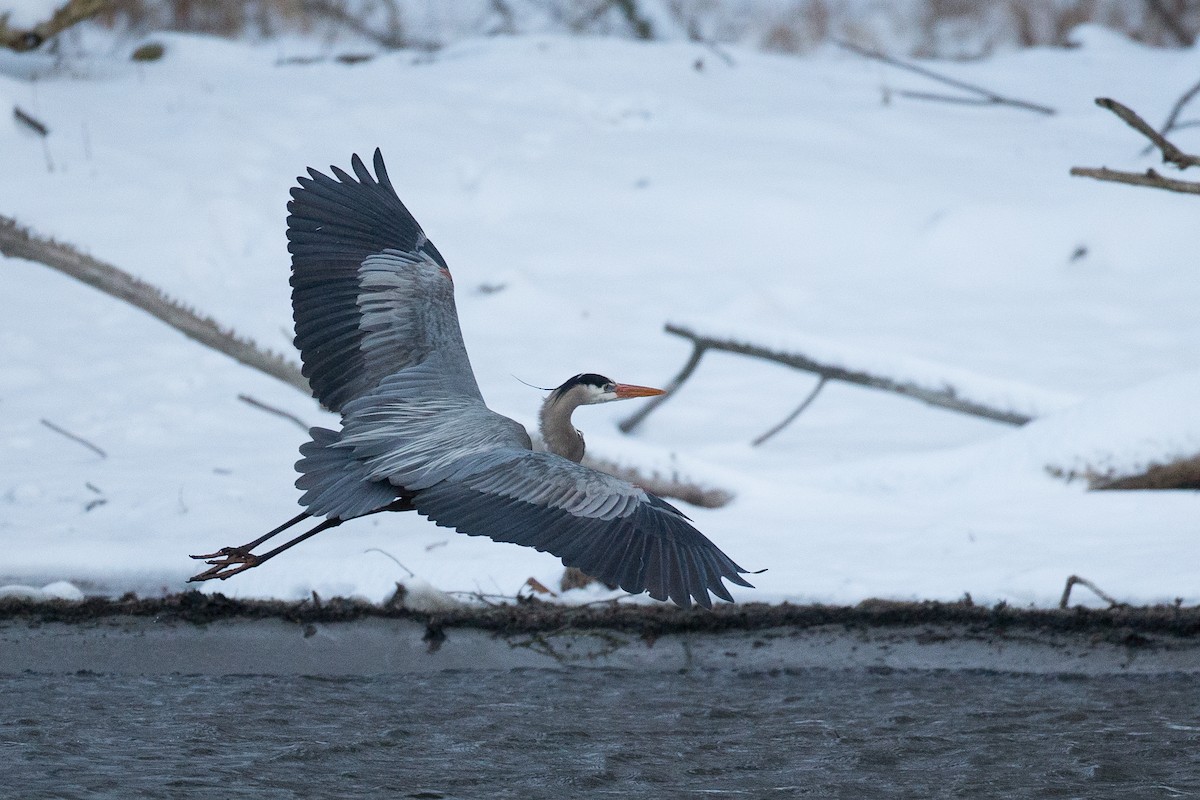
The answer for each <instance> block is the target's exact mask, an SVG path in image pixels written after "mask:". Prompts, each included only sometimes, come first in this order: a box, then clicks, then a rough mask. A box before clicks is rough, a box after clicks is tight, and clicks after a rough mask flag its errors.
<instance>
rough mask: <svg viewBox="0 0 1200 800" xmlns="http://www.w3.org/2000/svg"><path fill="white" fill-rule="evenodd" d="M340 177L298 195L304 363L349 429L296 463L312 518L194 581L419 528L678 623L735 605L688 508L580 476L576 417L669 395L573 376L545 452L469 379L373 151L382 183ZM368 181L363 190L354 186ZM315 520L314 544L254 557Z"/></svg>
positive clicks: (450, 290) (406, 218) (552, 415)
mask: <svg viewBox="0 0 1200 800" xmlns="http://www.w3.org/2000/svg"><path fill="white" fill-rule="evenodd" d="M350 163H351V166H352V168H353V170H354V176H353V177H352V176H351V175H349V174H347V173H346V172H345V171H344V170H341V169H338V168H337V167H333V168H332V171H333V174H334V176H335V177H334V178H331V177H329V176H327V175H324V174H322V173H320V172H318V171H316V170H314V169H311V168H310V169H309V170H308V174H309V176H310V177H307V178H304V177H301V178H299V179H298V181H299V184H300V185H299V187H294V188H293V189H292V191H291V195H292V199H291V201H290V202H289V203H288V211H289V212H290V213H289V215H288V219H287V223H288V231H287V235H288V242H289V244H288V250H289V251H290V252H291V254H292V279H291V285H292V309H293V315H294V318H295V322H296V346H297V347H298V348H299V350H300V355H301V358H302V360H303V362H304V375H305V376H306V377H307V378H308V381H309V384H310V385H311V387H312V391H313V395H314V396H315V397H316V398H317V399H319V400H320V401H321V403H322V404H323V405H324V406H325V407H326V408H329V409H330V410H332V411H337V412H340V413H341V416H342V427H341V430H339V431H331V430H327V429H325V428H313V429H312V430H311V431H310V434H311V436H312V441H310V442H307V443H305V444H304V445H303V446H302V447H301V448H300V453H301V455H302V456H303V458H301V459H300V461H298V462H297V463H296V469H297V471H299V472H300V477H299V478H298V479H297V480H296V486H297V488H299V489H302V490H304V494H303V496H301V498H300V504H301V505H302V506H304V507H305V511H304V512H303V513H301V514H300V515H298V516H296V517H295V518H293V519H291V520H289V521H288V522H285V523H284V524H283V525H280V526H279V527H278V528H276V529H275V530H273V531H270V532H269V533H267V534H266V535H264V536H261V537H259V538H258V539H255V540H254V541H252V542H248V543H246V544H244V545H242V546H240V547H225V548H222V549H220V550H218V551H217V552H215V553H209V554H207V555H202V556H193V558H200V559H207V560H208V561H207V563H208V564H209V565H210V568H209V569H207V570H205V571H204V572H201V573H200V574H198V575H196V576H194V577H193V578H191V580H193V581H204V580H209V579H211V578H222V579H225V578H229V577H231V576H233V575H236V574H238V573H239V572H242V571H244V570H247V569H250V568H251V567H255V566H258V565H259V564H262V563H263V562H264V561H267V560H268V559H270V558H273V557H274V556H276V555H278V554H279V553H281V552H283V551H284V550H287V549H288V548H290V547H293V546H295V545H296V544H299V543H300V542H302V541H304V540H305V539H307V538H309V537H311V536H314V535H316V534H317V533H320V532H321V531H324V530H328V529H329V528H332V527H334V526H336V525H340V524H342V523H343V522H345V521H346V520H349V519H354V518H355V517H361V516H366V515H367V514H374V513H377V512H380V511H413V510H415V511H417V512H418V513H419V514H421V515H423V516H425V517H428V518H429V519H430V520H432V521H433V522H435V523H437V524H438V525H440V526H444V527H449V528H454V529H456V530H458V531H459V532H461V533H465V534H468V535H470V536H488V537H490V538H492V539H494V540H496V541H498V542H511V543H514V544H519V545H524V546H526V547H533V548H535V549H537V550H541V551H546V552H550V553H553V554H554V555H556V556H558V557H560V558H561V559H562V561H563V563H564V564H565V565H567V566H569V567H577V568H579V569H581V570H583V571H584V572H586V573H588V574H590V575H593V576H595V577H596V578H598V579H600V580H601V581H603V582H605V583H609V584H615V585H617V586H620V587H621V588H622V589H624V590H625V591H627V592H631V593H634V594H637V593H640V592H649V593H650V596H651V597H653V598H654V599H656V600H665V599H667V598H668V597H669V598H670V599H671V600H673V601H674V602H675V603H677V604H679V605H681V606H685V607H686V606H689V605H691V602H692V600H695V601H696V602H698V603H699V604H700V605H702V606H705V607H706V608H707V607H710V606H711V605H712V600H711V598H710V597H709V592H712V593H713V594H714V595H716V596H717V597H720V598H722V599H724V600H729V601H732V600H733V598H732V597H731V596H730V594H729V591H728V589H727V588H726V587H725V585H724V584H723V583H722V582H721V581H722V579H726V580H729V581H731V582H732V583H736V584H738V585H740V586H750V584H749V583H748V582H747V581H746V580H745V579H744V578H742V577H741V576H742V574H745V573H746V570H744V569H742V568H741V567H739V566H738V565H737V564H736V563H734V562H733V560H731V559H730V558H729V557H728V556H727V555H725V554H724V553H722V552H721V551H720V550H719V549H718V548H717V547H716V545H714V544H713V543H712V542H710V541H709V540H708V539H706V538H705V537H704V535H703V534H701V533H700V532H699V531H698V530H696V529H695V528H694V527H692V525H691V524H689V520H688V518H687V517H686V516H684V515H683V513H682V512H680V511H679V510H678V509H677V508H675V507H674V506H672V505H671V504H670V503H668V502H666V501H665V500H663V499H661V498H659V497H656V496H654V495H653V494H650V493H649V492H646V491H644V490H643V489H641V488H639V487H636V486H634V485H633V484H630V483H628V482H626V481H623V480H620V479H618V478H615V477H613V476H611V475H607V474H605V473H602V472H598V471H596V470H594V469H590V468H588V467H585V466H583V465H582V464H580V463H579V461H580V460H581V459H582V458H583V452H584V444H583V437H582V435H580V433H579V431H577V430H575V428H574V426H573V425H572V424H571V412H572V411H574V410H575V408H576V407H578V406H580V405H585V404H589V403H605V402H608V401H611V400H620V399H623V398H630V397H645V396H649V395H654V394H661V390H658V389H649V388H646V387H643V386H632V385H627V384H621V383H616V382H614V381H611V380H609V379H608V378H605V377H603V376H600V375H596V374H592V373H585V374H581V375H576V376H575V377H573V378H571V379H570V380H568V381H566V382H565V383H563V384H562V385H561V386H559V387H558V388H557V389H555V390H554V391H552V392H551V393H550V396H549V397H548V398H547V399H546V401H545V404H544V405H543V406H542V411H541V432H542V439H543V441H544V442H545V444H546V448H547V449H548V451H549V452H534V451H533V449H532V444H531V442H530V438H529V434H528V433H526V431H525V428H524V427H522V426H521V425H520V424H519V423H517V422H515V421H514V420H511V419H509V418H508V417H504V416H501V415H500V414H497V413H495V412H494V411H491V410H490V409H489V408H488V407H487V406H486V405H484V402H483V396H482V395H481V394H480V392H479V387H478V385H477V384H476V382H475V375H474V373H473V372H472V371H471V362H470V360H469V359H468V358H467V351H466V347H465V346H464V345H463V339H462V332H461V331H460V329H459V325H458V312H457V311H456V309H455V306H454V283H453V280H452V279H451V277H450V271H449V269H448V268H447V267H446V262H445V260H444V259H443V258H442V256H441V254H440V253H439V252H438V251H437V248H436V247H434V246H433V243H432V242H430V241H429V239H428V238H427V237H426V236H425V233H424V231H422V230H421V226H420V225H418V224H417V221H416V220H415V219H413V217H412V215H411V214H410V213H409V212H408V209H407V208H405V207H404V204H403V203H402V202H400V198H399V197H398V196H397V195H396V192H395V190H394V189H393V188H392V183H391V181H390V180H389V179H388V175H387V171H386V169H385V168H384V164H383V156H382V155H381V153H380V152H379V150H376V151H375V175H374V176H372V175H371V173H370V171H369V170H368V169H367V168H366V166H365V165H364V164H363V162H362V160H361V159H360V158H359V157H358V156H357V155H355V156H354V157H353V158H352V159H351V162H350ZM356 178H357V179H356ZM309 517H317V518H319V517H324V521H322V522H321V523H320V524H318V525H316V526H315V527H314V528H313V529H312V530H309V531H308V532H307V533H304V534H302V535H300V536H297V537H296V538H294V539H292V540H291V541H289V542H287V543H286V544H283V545H281V546H279V547H276V548H275V549H274V550H269V551H267V552H265V553H262V554H258V555H256V554H254V553H252V552H251V551H252V550H253V549H254V548H256V547H258V546H259V545H261V544H262V543H263V542H265V541H267V540H268V539H270V538H272V537H274V536H276V535H277V534H279V533H281V532H282V531H284V530H287V529H288V528H290V527H291V526H293V525H295V524H297V523H299V522H301V521H302V520H304V519H307V518H309Z"/></svg>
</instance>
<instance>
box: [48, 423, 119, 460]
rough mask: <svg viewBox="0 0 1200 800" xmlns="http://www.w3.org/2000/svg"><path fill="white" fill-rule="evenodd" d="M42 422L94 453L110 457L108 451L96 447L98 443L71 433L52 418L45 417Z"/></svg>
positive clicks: (102, 456)
mask: <svg viewBox="0 0 1200 800" xmlns="http://www.w3.org/2000/svg"><path fill="white" fill-rule="evenodd" d="M42 424H43V425H45V426H46V427H47V428H49V429H50V430H52V431H54V432H55V433H60V434H62V435H63V436H65V437H67V438H68V439H70V440H71V441H73V442H77V443H79V444H81V445H83V446H84V447H86V448H87V449H88V450H91V451H92V452H93V453H95V454H96V455H98V456H100V457H101V458H108V453H106V452H104V451H103V450H101V449H100V448H99V447H96V445H94V444H92V443H91V442H89V441H88V440H87V439H85V438H83V437H82V436H80V435H78V434H75V433H71V432H70V431H69V430H66V429H65V428H60V427H59V426H57V425H55V424H54V423H53V422H51V421H50V420H48V419H45V418H43V419H42Z"/></svg>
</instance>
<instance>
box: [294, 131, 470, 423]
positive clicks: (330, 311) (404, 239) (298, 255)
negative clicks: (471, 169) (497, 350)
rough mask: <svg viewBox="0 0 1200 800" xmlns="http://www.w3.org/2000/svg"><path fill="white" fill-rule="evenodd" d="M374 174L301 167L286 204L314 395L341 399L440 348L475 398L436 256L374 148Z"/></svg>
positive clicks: (298, 317)
mask: <svg viewBox="0 0 1200 800" xmlns="http://www.w3.org/2000/svg"><path fill="white" fill-rule="evenodd" d="M374 161H375V176H372V175H371V173H370V171H369V170H368V169H367V168H366V166H365V165H364V164H363V162H362V160H361V159H360V158H359V157H358V156H357V155H355V156H354V157H353V158H352V159H351V162H350V163H351V167H352V168H353V170H354V176H351V175H349V174H348V173H346V172H345V171H343V170H341V169H338V168H337V167H333V168H332V171H333V175H334V177H332V178H331V177H329V176H328V175H324V174H322V173H320V172H318V171H316V170H313V169H309V170H308V173H309V177H307V178H304V177H301V178H298V179H297V180H298V182H299V183H300V186H299V187H297V188H293V189H292V191H291V195H292V199H291V201H290V202H289V203H288V212H289V214H288V218H287V225H288V230H287V236H288V250H289V251H290V252H291V254H292V278H291V285H292V311H293V316H294V319H295V323H296V347H297V348H299V350H300V356H301V359H302V361H303V363H304V370H303V372H304V375H305V377H307V378H308V381H309V384H310V385H311V387H312V390H313V395H314V396H315V397H317V399H319V400H320V401H321V403H322V404H323V405H324V406H325V407H326V408H329V409H331V410H334V411H341V410H342V408H343V406H345V405H346V403H348V402H349V401H351V400H353V399H354V398H356V397H361V396H362V395H364V394H366V393H367V392H369V391H371V390H372V389H374V388H375V387H377V386H378V385H379V383H380V381H382V379H383V378H384V377H386V376H388V375H391V374H392V373H394V372H397V371H398V370H401V369H404V368H405V367H409V366H412V365H415V364H419V363H421V362H422V361H424V360H425V359H426V358H427V357H428V356H429V355H430V354H431V353H435V352H436V353H441V354H442V355H443V359H442V362H441V363H442V365H443V367H444V368H445V369H446V370H447V377H448V378H450V379H452V380H453V382H454V385H455V387H456V388H457V390H458V391H460V392H465V393H469V394H472V395H475V396H478V395H479V387H478V386H477V385H476V383H475V376H474V374H473V372H472V371H471V364H470V360H469V359H468V358H467V351H466V347H465V346H464V345H463V340H462V332H461V331H460V330H459V326H458V312H457V311H456V309H455V306H454V283H453V281H452V280H451V278H450V272H449V270H448V269H447V268H446V262H445V259H443V258H442V255H441V253H439V252H438V251H437V248H436V247H434V246H433V243H432V242H430V241H429V239H428V238H426V236H425V233H424V231H422V230H421V226H420V225H418V224H417V221H416V220H415V219H413V216H412V214H410V213H409V211H408V209H407V208H405V207H404V204H403V203H402V202H400V198H399V197H397V196H396V192H395V189H393V188H392V183H391V181H390V180H389V179H388V176H387V170H386V168H385V167H384V164H383V155H382V154H381V153H380V151H379V150H376V151H375V159H374Z"/></svg>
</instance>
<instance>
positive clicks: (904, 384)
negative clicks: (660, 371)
mask: <svg viewBox="0 0 1200 800" xmlns="http://www.w3.org/2000/svg"><path fill="white" fill-rule="evenodd" d="M663 329H664V330H665V331H666V332H667V333H671V334H674V335H676V336H681V337H683V338H685V339H688V340H690V341H691V342H692V346H693V348H694V349H693V350H692V356H691V358H690V359H688V362H687V364H685V365H684V368H683V369H682V370H680V372H679V374H678V375H676V376H675V378H674V380H672V381H671V382H670V383H669V384H668V385H667V389H666V392H665V393H664V394H661V395H659V396H658V397H655V398H653V399H654V400H657V401H658V402H657V403H647V404H646V406H645V407H643V408H642V409H641V410H640V411H639V412H638V413H636V414H633V415H632V416H630V417H629V418H628V419H626V420H625V421H623V422H622V423H621V424H620V426H619V427H620V429H621V430H622V431H624V432H626V433H628V432H629V431H631V430H633V429H634V428H636V427H637V426H638V425H639V424H640V423H641V422H642V420H644V419H645V418H646V415H647V414H648V413H649V412H650V411H653V410H654V409H655V408H657V407H658V406H659V405H661V404H662V403H663V402H665V401H666V399H667V398H668V397H670V396H671V395H672V394H674V393H675V392H676V391H678V389H679V387H680V385H681V384H682V383H683V382H684V381H685V380H687V378H688V377H689V376H690V375H691V374H692V372H693V371H694V370H695V369H696V365H697V364H698V363H699V362H700V356H701V355H703V354H704V352H705V351H707V350H719V351H723V352H726V353H736V354H738V355H743V356H751V357H753V358H762V359H766V360H767V361H774V362H777V363H779V364H784V365H786V366H789V367H793V368H795V369H800V370H804V371H805V372H812V373H814V374H816V375H820V376H821V377H822V378H824V379H826V380H836V381H843V382H845V383H853V384H856V385H858V386H866V387H869V388H872V389H882V390H883V391H887V392H895V393H896V394H900V395H904V396H905V397H911V398H913V399H914V400H920V401H922V402H924V403H928V404H929V405H931V406H938V407H940V408H946V409H949V410H951V411H957V412H959V413H961V414H970V415H972V416H976V417H983V418H984V419H990V420H994V421H996V422H1004V423H1007V424H1009V425H1024V424H1025V423H1027V422H1029V421H1030V420H1031V419H1032V417H1030V416H1029V415H1027V414H1023V413H1020V412H1018V411H1013V410H1011V409H1004V408H995V407H993V406H990V405H987V404H986V403H982V402H977V401H974V400H970V399H968V398H966V397H963V396H961V395H960V394H959V392H958V390H957V389H955V388H954V387H953V386H948V385H942V386H939V387H936V388H935V387H933V386H922V385H920V384H918V383H916V382H914V381H904V380H898V379H895V378H890V377H888V376H886V375H876V374H873V373H870V372H866V371H865V370H858V369H851V368H849V367H845V366H841V365H839V364H825V363H822V362H819V361H816V360H815V359H812V358H809V357H808V356H805V355H803V354H801V353H791V352H784V351H779V350H772V349H770V348H767V347H762V346H759V345H755V344H749V343H747V342H740V341H736V340H733V339H717V338H713V337H711V336H705V335H703V334H699V333H696V332H694V331H692V330H690V329H688V328H685V327H683V326H680V325H675V324H672V323H669V322H668V323H667V324H666V325H665V326H664V328H663ZM803 410H804V408H803V406H802V407H801V408H800V409H799V410H798V411H803ZM789 421H790V420H789Z"/></svg>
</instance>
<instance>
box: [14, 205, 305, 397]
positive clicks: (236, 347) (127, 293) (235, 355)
mask: <svg viewBox="0 0 1200 800" xmlns="http://www.w3.org/2000/svg"><path fill="white" fill-rule="evenodd" d="M0 254H3V255H6V256H8V257H9V258H24V259H28V260H29V261H36V262H38V263H39V264H44V265H46V266H47V267H51V268H52V269H56V270H58V271H59V272H63V273H66V274H67V275H70V276H71V277H72V278H75V279H76V280H79V281H83V282H84V283H86V284H88V285H89V286H92V287H94V288H96V289H99V290H100V291H102V292H104V293H105V294H109V295H112V296H113V297H116V298H119V299H121V300H124V301H125V302H127V303H129V304H130V305H133V306H135V307H137V308H140V309H141V310H143V311H145V312H147V313H148V314H151V315H153V316H155V317H157V318H158V319H160V320H162V321H163V322H165V323H167V324H168V325H170V326H171V327H172V328H175V330H177V331H180V332H181V333H183V335H185V336H187V337H188V338H190V339H194V340H196V341H197V342H200V343H201V344H203V345H205V346H207V347H211V348H212V349H214V350H217V351H219V352H222V353H224V354H225V355H227V356H229V357H230V358H232V359H234V360H235V361H239V362H241V363H242V364H245V365H246V366H248V367H253V368H255V369H257V370H259V371H260V372H265V373H266V374H268V375H270V376H271V377H273V378H278V379H279V380H281V381H283V382H284V383H287V384H289V385H291V386H295V387H296V388H297V389H300V390H301V391H303V392H306V393H307V392H308V391H309V388H308V381H307V380H306V379H305V378H304V376H303V375H302V374H300V368H299V367H298V366H297V365H296V364H295V363H294V362H292V361H288V360H287V359H286V358H284V357H283V356H281V355H279V354H278V353H274V352H271V351H270V350H264V349H262V348H260V347H259V346H258V345H257V344H255V343H254V342H253V341H252V340H250V339H244V338H242V337H240V336H238V335H237V334H235V333H234V332H233V331H232V330H229V329H228V328H222V327H221V326H220V325H219V324H217V322H216V321H215V320H213V319H212V317H202V316H200V315H199V314H197V313H196V312H195V311H193V310H192V309H190V308H187V307H186V306H184V305H183V304H181V303H180V302H179V301H177V300H174V299H172V298H170V297H168V296H167V295H166V294H164V293H163V291H162V290H160V289H159V288H158V287H156V286H152V285H150V284H149V283H146V282H145V281H143V280H140V279H139V278H136V277H134V276H133V275H130V274H129V273H128V272H125V271H124V270H122V269H118V268H117V267H114V266H113V265H112V264H106V263H104V262H103V261H99V260H97V259H95V258H92V257H91V256H88V255H85V254H83V253H81V252H79V251H78V250H76V249H75V248H74V247H71V246H70V245H66V244H62V243H61V242H56V241H54V240H53V239H45V238H42V237H40V236H36V235H34V234H32V233H30V232H29V231H28V230H26V229H24V228H22V227H21V226H20V225H18V224H17V221H16V220H14V219H11V218H10V217H6V216H4V215H0Z"/></svg>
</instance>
